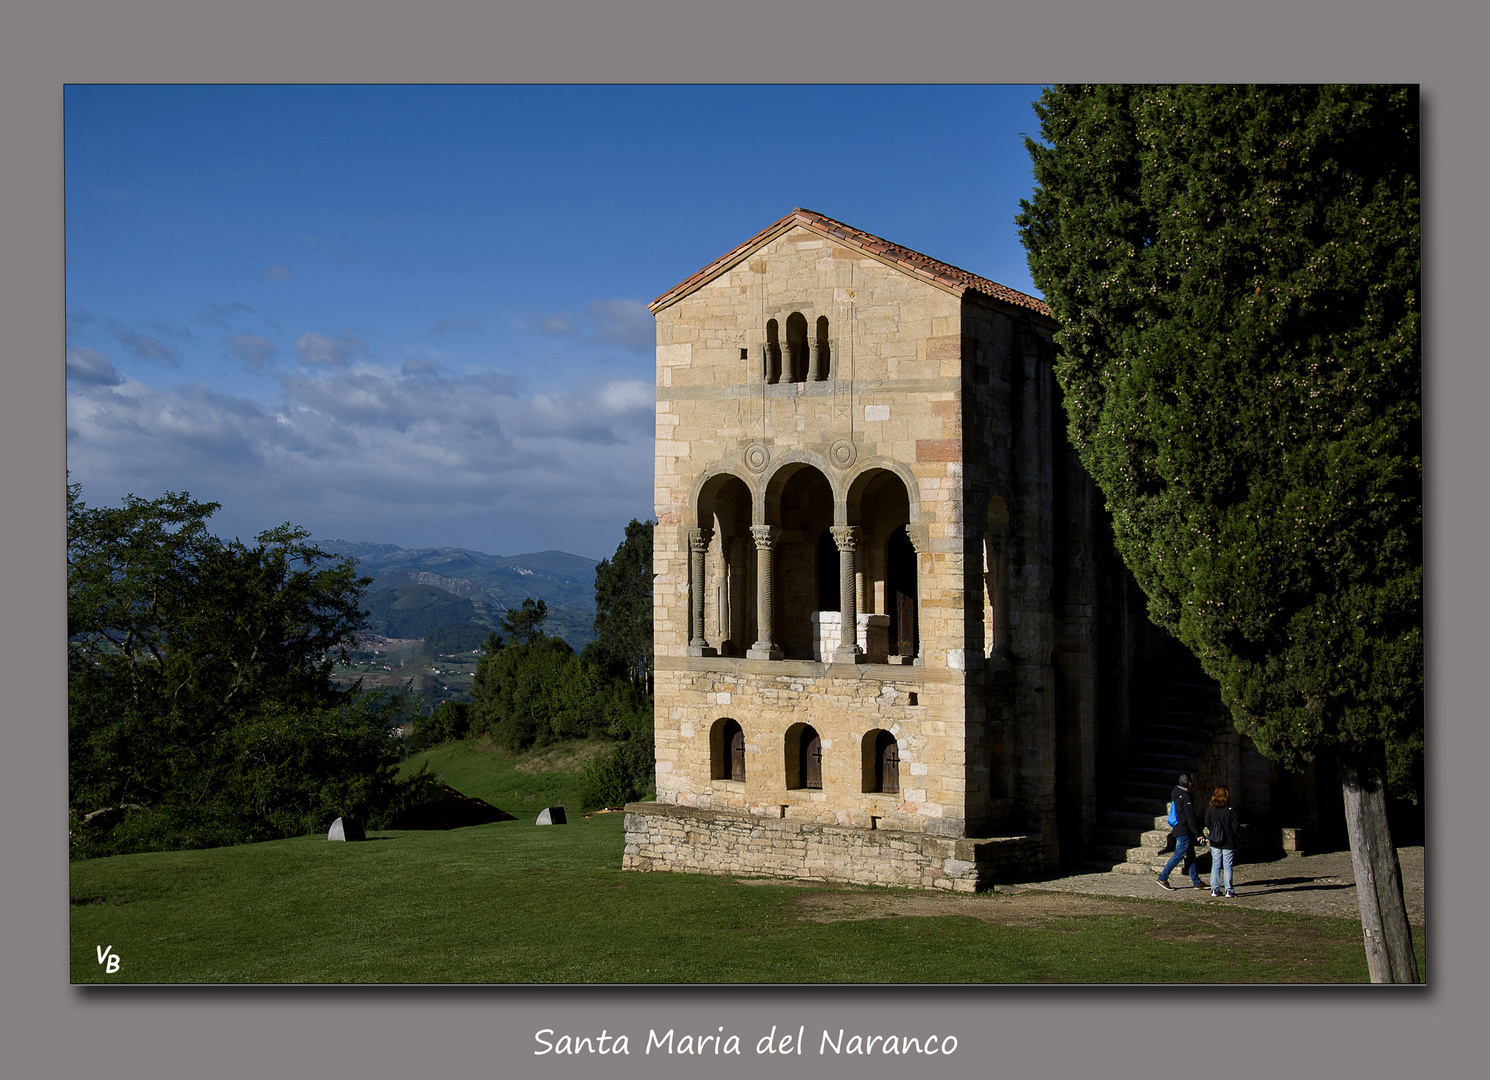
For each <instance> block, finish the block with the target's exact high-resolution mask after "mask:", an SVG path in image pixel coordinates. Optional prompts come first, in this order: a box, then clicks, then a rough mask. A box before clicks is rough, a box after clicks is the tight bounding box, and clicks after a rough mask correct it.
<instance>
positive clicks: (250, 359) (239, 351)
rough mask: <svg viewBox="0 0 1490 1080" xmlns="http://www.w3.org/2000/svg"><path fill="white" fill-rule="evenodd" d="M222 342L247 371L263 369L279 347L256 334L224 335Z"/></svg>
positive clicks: (275, 354)
mask: <svg viewBox="0 0 1490 1080" xmlns="http://www.w3.org/2000/svg"><path fill="white" fill-rule="evenodd" d="M222 343H223V344H224V345H226V346H227V347H228V352H230V353H232V354H233V355H234V356H236V357H237V358H238V359H239V360H240V361H242V363H243V367H244V369H245V370H247V371H263V370H264V368H266V367H268V366H269V365H270V364H272V363H273V362H274V358H275V357H276V356H278V355H279V348H278V346H276V345H275V344H274V342H272V341H270V340H269V339H268V338H266V337H260V336H259V335H258V334H234V335H233V336H232V337H225V338H223V339H222Z"/></svg>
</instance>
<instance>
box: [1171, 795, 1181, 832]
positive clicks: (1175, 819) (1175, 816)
mask: <svg viewBox="0 0 1490 1080" xmlns="http://www.w3.org/2000/svg"><path fill="white" fill-rule="evenodd" d="M1179 823H1180V815H1179V811H1177V810H1175V808H1174V800H1173V799H1171V800H1170V801H1169V827H1170V828H1171V829H1172V828H1174V827H1175V826H1176V825H1178V824H1179Z"/></svg>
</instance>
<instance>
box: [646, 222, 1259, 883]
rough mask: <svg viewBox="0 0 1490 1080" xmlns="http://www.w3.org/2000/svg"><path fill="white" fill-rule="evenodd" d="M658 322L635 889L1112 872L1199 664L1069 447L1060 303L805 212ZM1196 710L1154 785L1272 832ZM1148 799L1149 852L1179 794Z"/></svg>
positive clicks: (1249, 755) (697, 282)
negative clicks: (644, 796)
mask: <svg viewBox="0 0 1490 1080" xmlns="http://www.w3.org/2000/svg"><path fill="white" fill-rule="evenodd" d="M650 309H651V311H652V312H653V313H654V315H655V317H656V322H657V448H656V513H657V521H658V524H657V528H656V530H655V534H654V541H653V543H654V571H655V592H654V610H655V616H654V618H655V622H654V641H655V653H656V675H655V678H656V684H655V685H656V756H657V797H656V801H655V802H649V803H639V804H632V805H630V806H628V807H627V815H628V816H627V825H626V829H627V845H626V854H625V857H624V865H625V866H626V867H628V868H632V869H638V870H688V871H705V872H723V873H756V874H773V875H783V876H792V877H806V878H817V879H825V880H839V881H855V882H865V883H881V884H893V885H901V886H914V887H936V888H948V889H956V890H973V889H976V888H979V887H983V886H985V885H987V884H989V883H990V882H993V881H995V880H999V879H1001V878H1008V877H1016V876H1020V875H1024V874H1030V873H1035V872H1039V871H1041V870H1044V869H1048V868H1050V867H1054V866H1055V865H1057V864H1058V863H1061V862H1072V861H1075V860H1076V859H1078V858H1080V857H1081V856H1082V853H1083V852H1088V853H1089V852H1090V851H1091V850H1092V849H1094V848H1096V847H1098V846H1099V845H1100V844H1101V843H1102V841H1103V836H1102V835H1101V832H1102V828H1105V827H1106V826H1104V825H1103V824H1102V823H1100V822H1099V820H1098V808H1099V802H1100V803H1102V804H1103V805H1107V806H1110V807H1111V808H1113V813H1114V814H1116V815H1118V817H1120V816H1121V814H1122V813H1123V811H1124V806H1123V803H1124V802H1125V800H1126V801H1128V802H1130V803H1131V802H1132V801H1133V798H1134V796H1133V794H1132V793H1133V791H1134V790H1139V789H1133V788H1131V786H1130V787H1129V788H1124V787H1123V785H1124V784H1125V783H1130V782H1131V781H1133V779H1134V778H1133V775H1132V774H1133V770H1134V769H1135V767H1138V766H1141V765H1142V764H1143V762H1141V761H1138V760H1137V756H1138V752H1139V742H1140V739H1139V736H1141V735H1142V734H1143V732H1142V731H1141V730H1139V729H1140V728H1142V726H1143V725H1142V723H1141V721H1140V719H1139V718H1140V716H1141V715H1149V714H1150V713H1152V712H1154V710H1155V709H1158V708H1159V706H1160V704H1161V702H1160V698H1161V697H1162V696H1163V695H1164V694H1165V693H1169V692H1171V691H1173V689H1174V688H1173V687H1172V686H1171V685H1170V683H1171V682H1175V681H1176V680H1180V681H1182V680H1181V677H1180V676H1177V675H1176V674H1175V672H1176V671H1177V670H1178V669H1179V668H1180V667H1183V659H1182V658H1180V659H1177V658H1176V656H1177V654H1176V651H1175V648H1174V647H1173V645H1172V643H1169V642H1168V641H1167V639H1166V636H1165V635H1164V634H1163V633H1162V632H1160V631H1158V630H1157V629H1155V628H1154V627H1153V626H1152V625H1151V624H1149V623H1148V621H1147V620H1146V619H1145V618H1144V616H1143V611H1144V601H1143V597H1142V595H1141V594H1140V593H1139V592H1138V591H1137V589H1136V587H1135V586H1134V585H1133V583H1132V581H1131V578H1130V577H1129V576H1128V574H1127V572H1126V571H1125V570H1124V568H1123V567H1122V565H1121V562H1120V561H1119V559H1118V557H1117V555H1116V554H1115V552H1114V551H1113V548H1112V543H1111V539H1110V535H1109V534H1108V532H1107V525H1106V520H1105V516H1104V513H1103V506H1102V500H1101V497H1100V495H1099V494H1098V492H1097V491H1096V488H1095V486H1094V485H1093V483H1092V481H1091V480H1090V478H1089V477H1088V476H1087V475H1086V473H1085V472H1084V470H1083V469H1082V468H1081V466H1080V463H1079V462H1078V460H1077V458H1076V455H1075V453H1074V451H1072V450H1071V449H1070V447H1069V444H1068V443H1067V441H1066V436H1065V419H1064V414H1063V412H1062V407H1061V403H1060V400H1059V389H1058V387H1057V385H1056V383H1055V380H1054V378H1053V376H1052V373H1051V360H1052V357H1053V354H1054V350H1053V346H1052V342H1051V335H1052V333H1053V331H1054V330H1055V329H1056V324H1055V322H1054V321H1053V320H1052V318H1051V315H1050V311H1049V309H1048V308H1047V307H1046V305H1045V304H1044V303H1043V302H1042V301H1040V300H1038V299H1036V298H1034V297H1031V296H1026V295H1024V294H1023V293H1019V292H1016V291H1015V290H1013V289H1009V288H1006V287H1005V286H1003V285H999V284H997V283H995V282H992V281H989V280H987V279H985V278H981V277H978V276H977V275H975V274H971V273H968V272H967V271H965V270H960V269H958V268H957V267H954V266H950V265H947V264H945V263H941V262H938V261H937V260H935V259H931V258H928V257H927V256H925V255H921V254H919V253H917V252H914V251H911V250H909V249H907V248H904V247H901V246H899V245H897V244H894V243H890V242H888V241H886V240H882V239H880V238H879V237H876V236H873V235H871V234H869V233H866V232H862V231H860V230H858V229H855V228H852V227H850V226H848V225H845V224H843V223H841V222H838V221H834V220H833V219H831V218H827V217H824V216H823V215H821V214H817V213H813V212H812V211H808V210H802V209H797V210H794V211H792V212H791V213H790V214H788V215H786V216H785V217H783V218H782V219H781V220H779V221H777V222H775V223H773V224H772V225H770V226H768V227H767V228H766V229H764V230H763V231H761V232H760V233H758V234H757V235H755V236H753V237H751V238H750V239H749V240H747V241H745V242H744V243H743V244H741V245H740V246H738V247H736V248H735V249H734V250H732V251H730V252H729V253H727V254H725V255H724V256H722V257H721V258H719V259H717V260H715V261H714V262H713V263H711V264H709V265H708V266H706V267H704V268H703V269H702V270H700V271H698V273H696V274H694V275H693V276H691V277H689V278H687V279H686V280H684V281H683V282H681V283H680V284H678V285H677V286H676V287H674V288H672V289H670V290H669V291H667V292H666V293H664V294H663V295H662V296H660V297H658V298H657V299H656V300H655V301H653V302H652V304H651V305H650ZM1181 652H1182V650H1181ZM1191 674H1192V679H1191V681H1192V683H1196V684H1197V685H1198V683H1197V680H1198V681H1199V682H1204V678H1203V676H1200V675H1199V674H1198V669H1195V670H1194V672H1192V673H1191ZM1166 680H1168V681H1166ZM1202 696H1204V694H1203V692H1202ZM1161 711H1162V710H1161ZM1191 712H1192V713H1194V714H1195V715H1194V716H1192V717H1191V719H1190V721H1189V722H1190V724H1191V726H1192V727H1196V728H1197V732H1196V733H1195V738H1194V740H1192V743H1191V745H1190V746H1189V747H1188V749H1181V750H1179V751H1178V754H1179V756H1178V757H1177V758H1175V757H1171V758H1168V759H1166V758H1165V757H1164V754H1163V752H1161V751H1155V753H1156V754H1157V757H1156V758H1155V759H1154V760H1155V762H1157V763H1156V764H1154V768H1155V769H1157V770H1159V772H1160V773H1161V774H1162V773H1165V772H1168V771H1169V770H1172V769H1174V767H1175V761H1176V760H1183V761H1186V762H1188V765H1187V767H1190V768H1196V767H1198V766H1202V765H1206V766H1207V767H1208V769H1209V775H1207V774H1206V772H1205V770H1204V769H1203V770H1202V775H1201V778H1200V782H1202V783H1204V782H1206V781H1207V780H1212V779H1214V780H1216V781H1217V782H1219V780H1220V778H1222V777H1224V778H1225V779H1227V780H1229V781H1230V782H1231V783H1232V788H1233V792H1234V794H1238V795H1240V796H1241V800H1242V805H1243V806H1244V807H1245V806H1246V805H1247V804H1248V801H1249V800H1250V803H1251V805H1252V807H1253V808H1254V809H1256V808H1259V807H1260V808H1262V809H1263V810H1264V811H1267V810H1269V809H1272V807H1270V806H1269V805H1268V804H1269V802H1270V800H1273V789H1274V788H1275V787H1276V786H1277V783H1276V781H1277V777H1276V776H1275V775H1274V774H1273V773H1272V771H1271V770H1270V769H1269V767H1268V766H1267V763H1266V762H1264V761H1262V759H1261V758H1260V757H1259V756H1258V755H1257V754H1256V753H1255V751H1252V750H1251V749H1250V747H1249V746H1248V745H1247V744H1246V742H1245V740H1243V739H1240V737H1238V736H1236V734H1235V732H1234V731H1231V730H1230V725H1229V724H1228V723H1226V722H1225V721H1224V719H1222V718H1221V716H1220V710H1219V708H1218V707H1217V706H1216V705H1215V703H1214V701H1211V702H1210V703H1209V704H1204V703H1202V704H1201V705H1200V706H1197V707H1196V708H1193V709H1192V710H1191ZM1187 754H1188V755H1191V757H1190V758H1186V756H1185V755H1187ZM1139 779H1140V780H1145V781H1146V782H1147V787H1144V788H1142V789H1141V790H1140V792H1139V796H1138V798H1139V802H1140V803H1141V802H1142V800H1143V799H1145V798H1147V799H1149V800H1151V802H1152V805H1147V804H1144V805H1136V808H1135V806H1130V807H1129V808H1128V813H1129V817H1128V822H1129V826H1130V827H1131V828H1133V829H1134V830H1135V831H1134V833H1133V836H1134V837H1135V838H1136V837H1137V836H1138V834H1139V833H1145V834H1146V835H1147V833H1148V832H1150V831H1152V830H1153V828H1154V824H1155V822H1154V815H1155V814H1156V813H1160V812H1162V808H1163V799H1164V798H1165V797H1166V793H1167V791H1168V788H1169V786H1170V785H1171V784H1172V783H1173V779H1174V777H1173V775H1172V773H1171V774H1170V775H1167V776H1164V775H1159V776H1155V777H1153V778H1142V777H1140V778H1139ZM1125 792H1127V794H1126V795H1125ZM1149 792H1154V793H1157V794H1148V793H1149ZM1134 815H1136V817H1135V816H1134ZM1114 820H1117V819H1116V818H1115V819H1114ZM1134 821H1136V822H1137V823H1138V824H1136V825H1134V824H1133V822H1134ZM1118 823H1119V824H1121V822H1120V821H1119V822H1118ZM1108 824H1111V823H1108ZM1140 826H1142V827H1140ZM1138 847H1139V848H1142V847H1143V845H1142V844H1141V843H1140V844H1139V845H1138ZM1149 847H1153V842H1152V841H1149ZM1112 858H1113V861H1114V862H1124V861H1130V859H1132V858H1133V857H1126V858H1125V857H1124V856H1123V855H1122V854H1117V855H1114V856H1113V857H1112ZM1140 861H1141V860H1140ZM1140 869H1146V867H1143V866H1141V867H1140Z"/></svg>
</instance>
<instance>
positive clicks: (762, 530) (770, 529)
mask: <svg viewBox="0 0 1490 1080" xmlns="http://www.w3.org/2000/svg"><path fill="white" fill-rule="evenodd" d="M750 536H751V538H752V539H753V540H754V541H755V546H756V550H758V551H770V550H771V549H772V548H774V547H775V546H776V545H777V544H778V543H779V542H780V541H781V526H780V525H752V526H750Z"/></svg>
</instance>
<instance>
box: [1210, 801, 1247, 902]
mask: <svg viewBox="0 0 1490 1080" xmlns="http://www.w3.org/2000/svg"><path fill="white" fill-rule="evenodd" d="M1205 831H1206V835H1207V836H1209V837H1210V840H1211V895H1212V896H1220V895H1221V886H1222V884H1223V883H1224V884H1225V886H1226V895H1227V897H1233V896H1235V895H1236V893H1235V892H1233V891H1232V888H1231V866H1232V863H1233V861H1234V860H1235V858H1236V841H1237V834H1238V833H1239V832H1240V831H1241V825H1240V824H1239V823H1238V822H1237V816H1236V808H1235V807H1234V806H1232V805H1231V789H1230V788H1228V787H1227V786H1226V785H1225V784H1222V785H1220V786H1219V787H1217V788H1216V793H1215V794H1214V795H1212V796H1211V805H1210V806H1207V807H1206V808H1205ZM1223 868H1224V874H1223Z"/></svg>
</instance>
